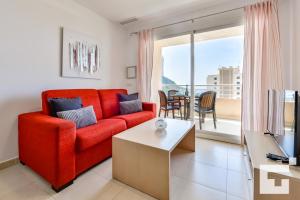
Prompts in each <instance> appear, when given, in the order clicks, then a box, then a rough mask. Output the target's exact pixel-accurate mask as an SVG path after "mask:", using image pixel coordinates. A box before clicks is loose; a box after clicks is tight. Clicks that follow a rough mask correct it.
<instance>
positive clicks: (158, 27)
mask: <svg viewBox="0 0 300 200" xmlns="http://www.w3.org/2000/svg"><path fill="white" fill-rule="evenodd" d="M243 8H245V6H242V7H238V8H233V9H230V10H225V11H221V12H217V13H212V14H208V15H203V16H200V17H195V18H192V19H186V20H182V21H178V22H174V23H170V24H165V25H161V26H156V27H153V28H151V29H152V30H155V29H160V28H164V27H168V26H173V25H176V24H181V23H185V22H190V21H191V22H194V20H197V19H202V18H206V17H211V16H214V15H219V14H223V13H227V12H232V11H235V10H240V9H243ZM134 34H138V32H132V33H130V35H134Z"/></svg>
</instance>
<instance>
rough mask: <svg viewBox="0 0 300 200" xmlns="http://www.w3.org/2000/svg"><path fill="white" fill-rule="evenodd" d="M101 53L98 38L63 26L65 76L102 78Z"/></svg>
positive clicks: (63, 65)
mask: <svg viewBox="0 0 300 200" xmlns="http://www.w3.org/2000/svg"><path fill="white" fill-rule="evenodd" d="M100 54H101V45H100V42H99V41H98V40H97V39H94V38H92V37H90V36H87V35H85V34H82V33H78V32H75V31H72V30H69V29H67V28H63V51H62V76H63V77H73V78H89V79H101V55H100Z"/></svg>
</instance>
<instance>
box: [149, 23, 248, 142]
mask: <svg viewBox="0 0 300 200" xmlns="http://www.w3.org/2000/svg"><path fill="white" fill-rule="evenodd" d="M242 63H243V27H232V28H226V29H220V30H215V31H209V32H201V33H198V32H194V33H190V34H186V35H183V36H178V37H172V38H167V39H163V40H158V41H156V42H155V56H154V74H153V76H154V79H153V80H154V82H153V84H152V85H155V83H157V82H160V84H161V85H160V86H159V84H157V86H156V87H153V89H154V90H152V93H153V92H157V90H156V88H162V89H163V91H164V92H165V93H166V95H167V96H168V98H170V97H171V93H172V92H176V93H177V97H178V98H179V99H180V102H181V106H182V115H183V118H184V119H185V120H194V121H195V123H196V128H197V133H198V136H202V137H209V138H211V139H218V140H223V141H229V142H239V141H240V132H241V128H240V126H241V125H240V124H241V123H240V119H241V85H242ZM155 77H156V78H155ZM206 94H207V95H206ZM157 103H158V105H159V99H157ZM176 117H177V118H180V113H179V112H178V113H177V115H176Z"/></svg>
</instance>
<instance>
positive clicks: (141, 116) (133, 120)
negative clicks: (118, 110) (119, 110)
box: [113, 111, 155, 128]
mask: <svg viewBox="0 0 300 200" xmlns="http://www.w3.org/2000/svg"><path fill="white" fill-rule="evenodd" d="M154 117H155V114H154V113H153V112H151V111H142V112H137V113H132V114H128V115H118V116H115V117H113V118H114V119H123V120H125V121H126V124H127V128H131V127H134V126H137V125H139V124H141V123H143V122H146V121H148V120H150V119H153V118H154Z"/></svg>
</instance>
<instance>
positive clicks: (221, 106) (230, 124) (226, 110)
mask: <svg viewBox="0 0 300 200" xmlns="http://www.w3.org/2000/svg"><path fill="white" fill-rule="evenodd" d="M163 90H164V92H165V93H166V94H168V91H169V90H177V91H178V93H179V94H182V95H183V94H187V93H188V96H190V94H191V86H190V85H171V84H168V85H167V84H166V85H163ZM205 91H215V92H216V93H217V96H216V104H215V107H216V116H217V122H216V126H217V128H216V129H215V128H214V124H213V118H212V115H211V114H207V115H206V116H205V120H204V123H202V129H201V130H200V128H199V115H198V113H196V112H191V115H193V114H194V119H195V123H196V129H197V130H198V133H200V134H202V135H204V136H205V135H206V136H207V135H209V138H211V139H218V138H219V137H221V138H223V139H222V140H226V141H229V142H230V141H231V142H240V135H241V85H228V84H227V85H195V97H196V98H195V102H196V101H197V99H198V97H199V96H200V95H201V93H203V92H205ZM190 119H192V116H190ZM224 138H225V139H224Z"/></svg>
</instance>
